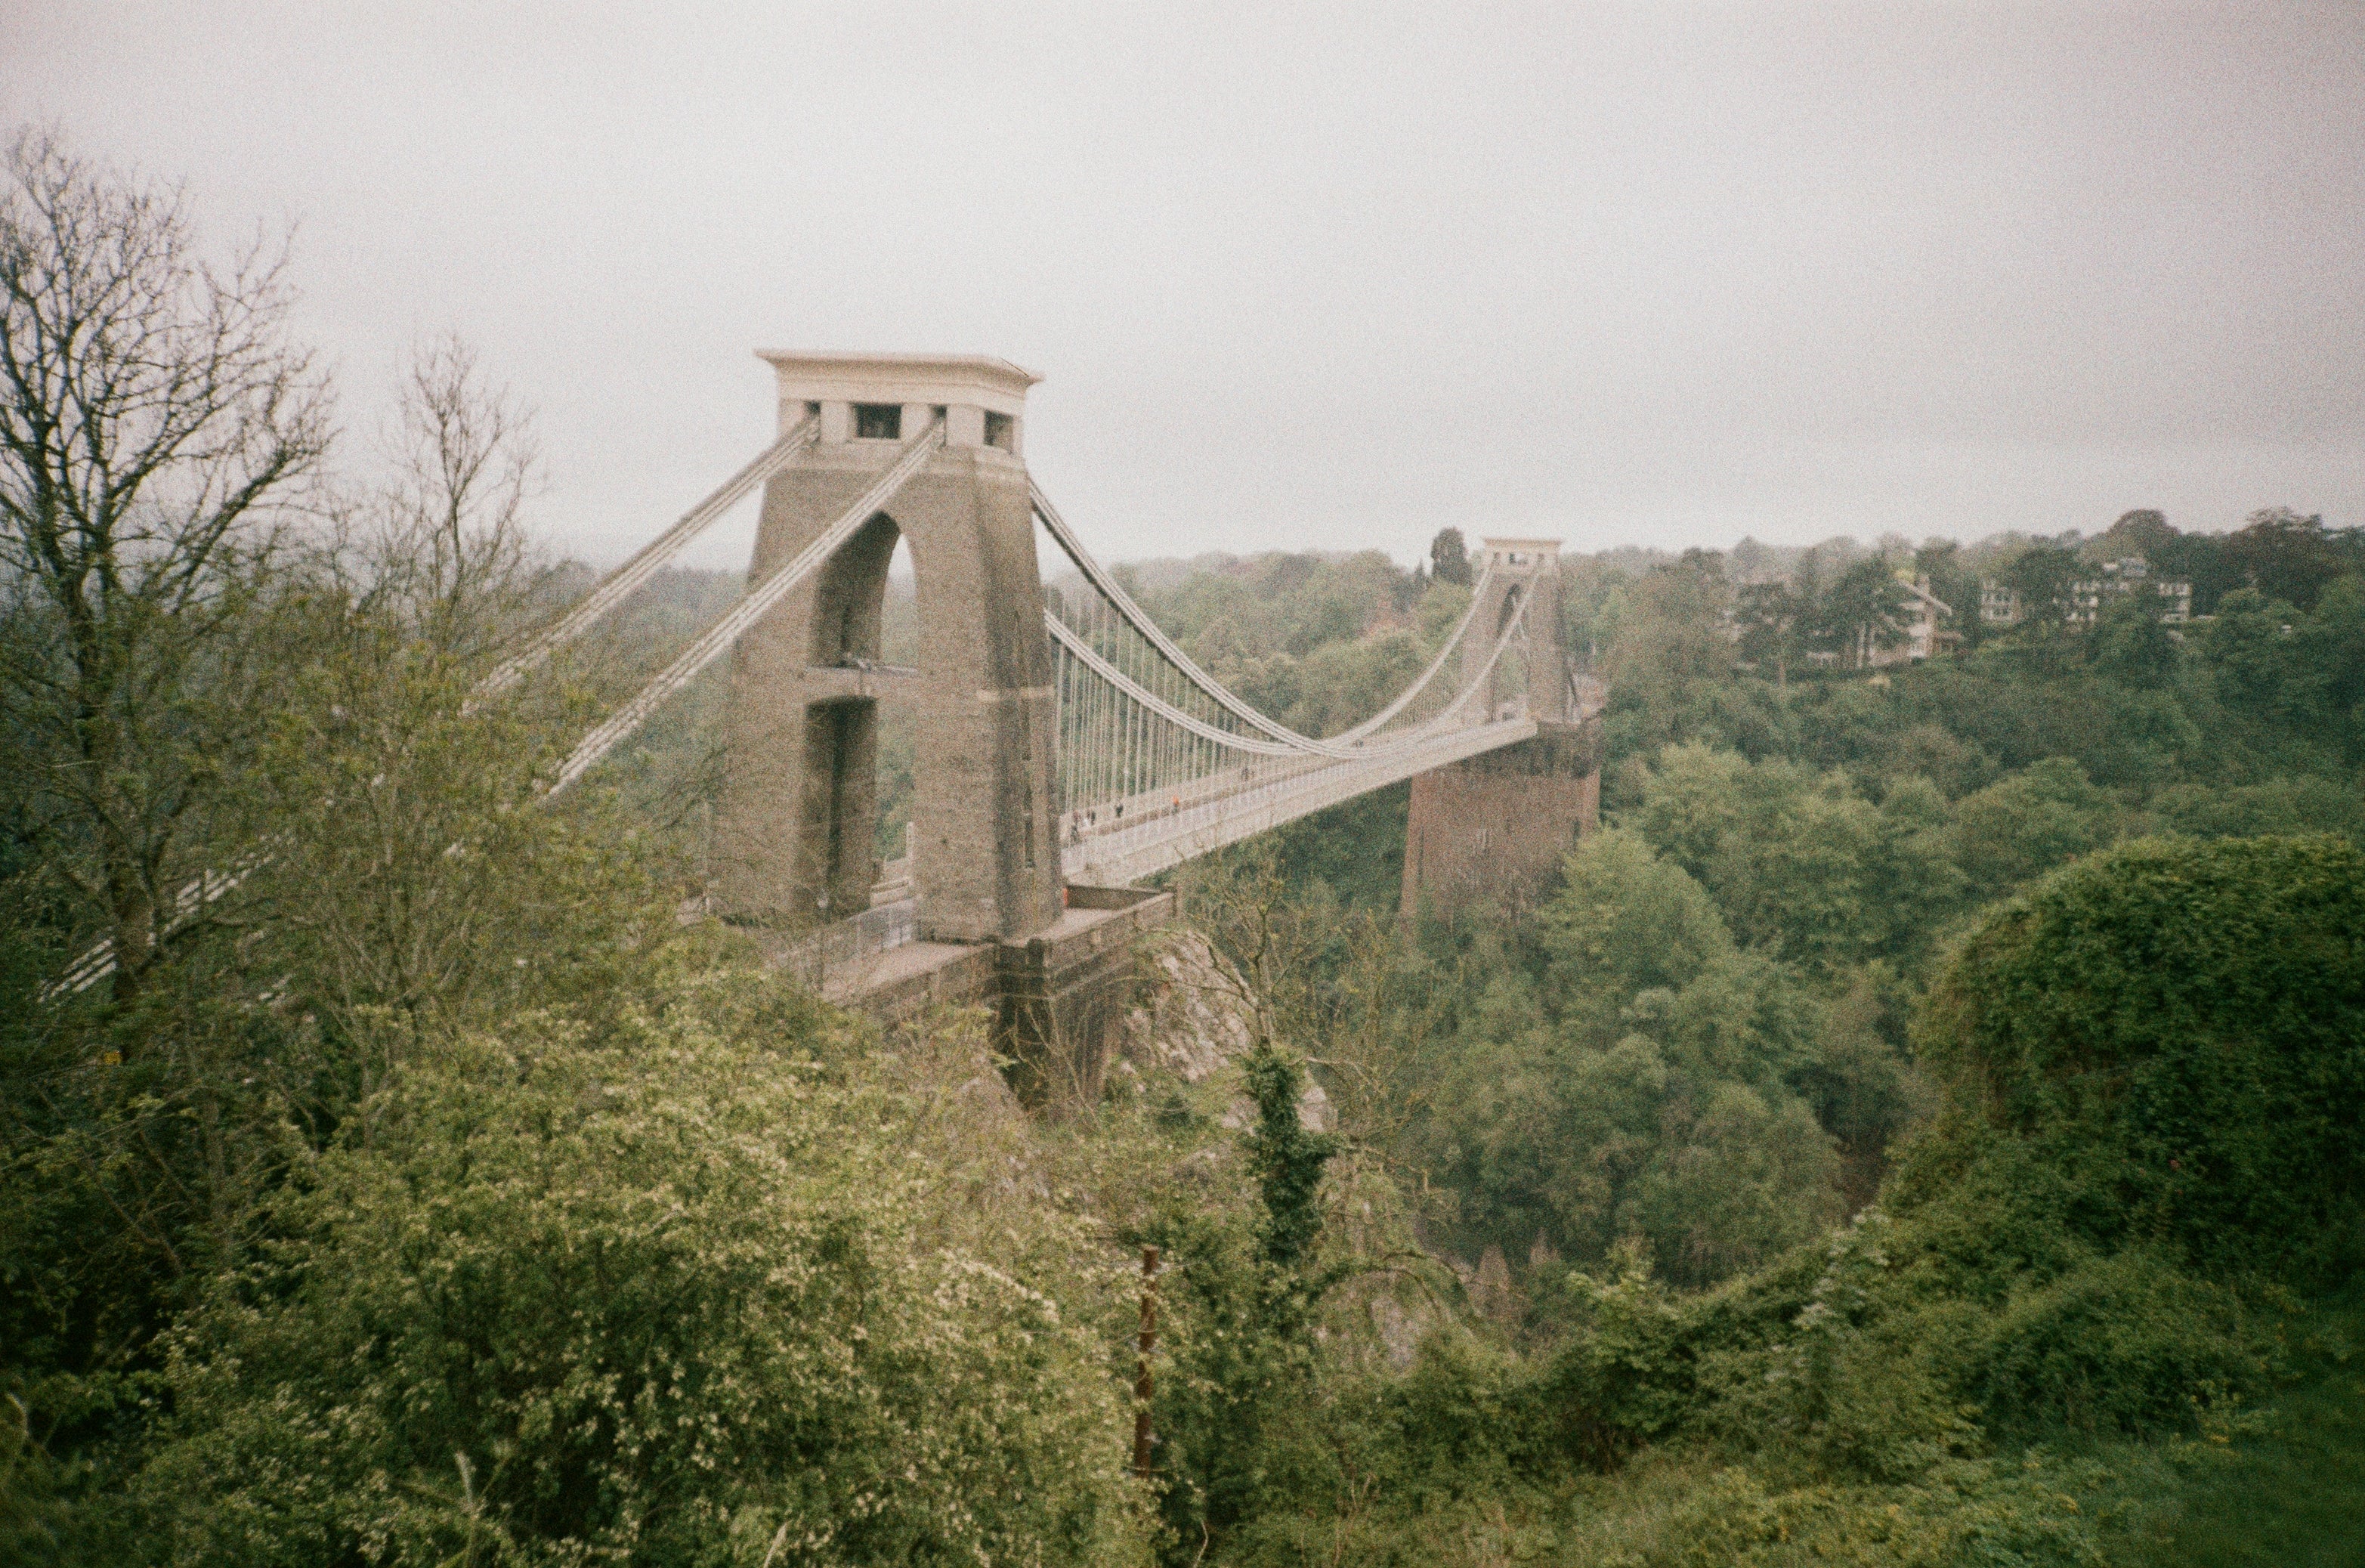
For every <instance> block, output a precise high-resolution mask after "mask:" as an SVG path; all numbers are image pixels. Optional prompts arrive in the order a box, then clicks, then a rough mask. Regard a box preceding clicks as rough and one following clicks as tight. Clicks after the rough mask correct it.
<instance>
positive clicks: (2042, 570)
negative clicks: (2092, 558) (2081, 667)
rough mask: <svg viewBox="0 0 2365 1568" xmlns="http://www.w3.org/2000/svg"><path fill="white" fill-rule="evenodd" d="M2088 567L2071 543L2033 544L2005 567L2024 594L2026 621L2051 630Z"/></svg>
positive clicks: (2014, 586)
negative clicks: (2070, 589) (2071, 585)
mask: <svg viewBox="0 0 2365 1568" xmlns="http://www.w3.org/2000/svg"><path fill="white" fill-rule="evenodd" d="M2085 571H2086V568H2085V566H2084V564H2083V563H2082V562H2080V561H2079V558H2078V552H2077V551H2075V550H2072V549H2070V548H2069V547H2068V545H2066V544H2032V545H2030V546H2029V547H2028V548H2027V549H2025V550H2023V551H2022V552H2021V553H2020V554H2018V555H2015V556H2014V557H2012V563H2011V564H2010V565H2009V566H2005V567H2004V569H2003V580H2004V582H2005V583H2006V584H2007V585H2008V586H2010V588H2012V591H2013V592H2014V593H2017V594H2019V595H2020V603H2021V613H2022V614H2023V616H2024V617H2025V618H2026V621H2025V623H2026V624H2029V625H2032V626H2033V627H2034V628H2035V629H2036V630H2037V631H2038V632H2039V633H2051V632H2052V631H2053V630H2054V629H2056V628H2057V627H2058V626H2059V624H2060V622H2061V618H2062V616H2063V615H2064V614H2065V613H2066V612H2067V611H2068V609H2069V585H2070V584H2071V583H2074V582H2076V581H2077V580H2078V579H2079V577H2083V576H2084V575H2085Z"/></svg>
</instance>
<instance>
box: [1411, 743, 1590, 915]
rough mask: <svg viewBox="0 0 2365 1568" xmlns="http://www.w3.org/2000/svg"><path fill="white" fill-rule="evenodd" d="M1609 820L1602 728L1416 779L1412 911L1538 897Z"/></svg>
mask: <svg viewBox="0 0 2365 1568" xmlns="http://www.w3.org/2000/svg"><path fill="white" fill-rule="evenodd" d="M1600 813H1601V722H1600V720H1598V719H1591V720H1587V721H1586V722H1583V723H1580V724H1546V725H1544V726H1542V728H1541V733H1539V734H1537V736H1536V737H1535V738H1534V739H1533V740H1530V741H1522V742H1521V743H1520V744H1519V745H1515V746H1506V747H1504V748H1503V749H1502V750H1500V751H1496V752H1489V753H1487V754H1486V755H1485V756H1474V757H1472V758H1471V759H1469V760H1468V761H1466V762H1457V763H1453V764H1452V765H1451V766H1449V767H1440V768H1436V769H1434V770H1432V771H1430V772H1428V773H1423V774H1419V775H1418V776H1416V777H1415V778H1414V779H1413V781H1412V809H1411V812H1410V814H1409V815H1408V816H1407V820H1406V823H1405V859H1404V893H1403V912H1404V913H1405V915H1406V916H1407V918H1409V917H1411V916H1413V915H1414V914H1416V913H1418V912H1420V911H1423V910H1426V911H1427V912H1428V913H1431V914H1439V915H1443V914H1452V913H1456V912H1458V911H1460V910H1462V909H1464V908H1467V907H1468V906H1470V905H1471V904H1473V903H1476V902H1481V901H1489V902H1496V903H1498V904H1516V903H1519V902H1525V901H1527V900H1530V899H1532V898H1534V897H1535V896H1536V894H1537V892H1538V891H1539V890H1541V888H1542V886H1543V884H1544V883H1545V881H1546V880H1547V879H1549V878H1550V877H1551V876H1552V872H1553V871H1554V870H1556V869H1557V868H1559V866H1560V859H1561V857H1562V856H1563V855H1564V854H1565V853H1566V852H1567V851H1568V848H1569V846H1571V845H1572V844H1574V843H1575V842H1576V839H1577V837H1578V835H1579V834H1587V833H1591V832H1593V831H1595V830H1596V829H1597V827H1598V826H1599V824H1600Z"/></svg>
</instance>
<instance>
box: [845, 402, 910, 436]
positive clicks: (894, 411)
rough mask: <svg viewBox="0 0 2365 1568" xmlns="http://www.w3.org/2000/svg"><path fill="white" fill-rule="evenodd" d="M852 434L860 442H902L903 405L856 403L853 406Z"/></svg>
mask: <svg viewBox="0 0 2365 1568" xmlns="http://www.w3.org/2000/svg"><path fill="white" fill-rule="evenodd" d="M854 434H855V437H856V439H857V440H860V441H901V440H902V439H903V405H902V404H901V403H857V404H856V405H854Z"/></svg>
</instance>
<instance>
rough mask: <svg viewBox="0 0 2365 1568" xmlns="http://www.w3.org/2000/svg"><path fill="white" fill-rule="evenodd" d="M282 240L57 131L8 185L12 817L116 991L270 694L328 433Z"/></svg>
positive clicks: (6, 478)
mask: <svg viewBox="0 0 2365 1568" xmlns="http://www.w3.org/2000/svg"><path fill="white" fill-rule="evenodd" d="M285 268H286V252H285V246H284V243H283V244H266V243H265V242H264V241H261V240H258V241H255V242H254V243H252V244H251V245H249V246H248V247H246V248H245V249H244V250H243V251H241V252H239V253H238V254H236V255H235V256H233V257H232V258H230V260H229V261H228V262H227V263H223V264H220V265H217V264H214V263H210V262H208V261H207V259H205V257H204V256H203V255H202V254H201V253H200V252H199V249H198V246H197V242H196V236H195V233H194V231H193V228H192V225H191V223H190V221H189V219H188V218H187V216H186V214H185V210H184V208H183V206H182V201H181V196H180V194H179V192H178V191H177V190H174V189H171V188H167V187H162V186H158V185H154V184H152V183H151V182H148V181H145V180H142V179H140V178H139V177H137V176H128V175H124V174H118V173H117V172H115V171H113V170H111V169H108V168H106V167H103V166H101V165H98V164H95V163H94V162H90V161H89V160H87V159H84V158H83V157H80V156H78V155H76V154H75V153H74V152H73V151H71V150H70V149H69V148H67V147H66V146H65V145H64V144H63V142H62V140H60V138H59V137H58V136H57V135H56V134H55V133H52V132H48V131H28V132H25V133H21V134H19V135H18V136H17V139H16V140H15V142H14V143H13V144H12V146H11V147H10V149H9V151H8V153H7V160H6V175H5V188H0V595H5V599H0V614H5V617H6V626H5V630H6V636H5V637H0V701H5V703H6V725H7V729H8V744H7V745H6V749H5V754H0V755H5V758H6V760H5V761H0V767H5V768H6V771H7V774H8V775H9V777H7V778H6V784H7V785H8V786H9V787H10V788H11V790H12V793H13V797H14V798H13V801H12V802H11V803H12V805H13V806H14V808H15V809H16V810H17V812H18V813H19V817H20V821H21V823H22V824H23V827H22V831H25V832H28V834H31V835H32V836H33V837H34V838H35V840H36V841H37V843H38V844H39V849H40V857H41V860H42V863H43V865H44V867H45V868H47V869H48V870H50V872H51V873H52V874H53V875H55V876H56V877H57V878H58V879H60V881H61V882H62V884H63V886H64V887H65V888H66V889H67V890H69V891H70V893H71V895H72V897H73V902H74V903H75V904H76V905H77V906H78V909H79V913H80V917H81V919H82V920H83V921H84V922H85V923H86V929H87V931H88V932H90V933H92V934H95V935H104V936H106V937H107V938H108V939H110V940H111V941H112V942H113V944H114V951H115V956H116V960H117V971H116V973H117V980H116V984H117V994H118V997H123V996H126V995H128V994H129V993H130V992H132V991H136V990H138V989H139V987H140V983H141V981H142V979H143V978H144V977H145V976H146V975H147V973H148V972H149V970H150V969H151V967H152V966H153V965H154V963H155V962H156V960H157V958H158V954H159V942H160V938H161V936H162V935H163V931H164V928H165V926H166V924H168V922H169V920H170V919H171V917H172V915H173V913H174V902H175V899H176V897H177V895H178V893H179V891H180V890H181V889H182V888H183V887H184V886H185V884H187V883H188V882H189V881H190V880H191V879H192V878H194V877H196V876H197V875H199V874H201V873H202V872H203V871H204V870H205V869H206V868H207V859H208V857H209V855H218V854H219V845H218V844H209V843H208V842H207V840H208V837H209V835H210V834H213V833H215V832H217V831H219V825H220V824H219V823H216V822H215V821H214V820H213V811H214V808H215V807H216V805H217V804H218V802H219V799H220V796H221V794H222V792H223V789H224V786H225V785H226V784H227V783H228V782H230V781H231V780H233V779H234V778H236V776H237V774H238V771H239V767H240V765H241V758H243V757H245V756H249V755H251V753H252V748H253V745H254V744H255V741H256V739H257V737H258V736H259V734H260V730H261V726H262V724H263V722H265V721H266V720H267V718H268V706H269V704H268V701H267V699H266V698H265V696H264V689H265V687H266V686H267V678H268V677H269V676H270V675H271V674H273V673H274V665H273V661H271V660H269V659H268V658H266V657H264V656H263V638H262V637H261V636H260V634H259V633H258V631H257V617H258V616H259V615H263V614H267V613H268V611H269V610H270V608H271V604H272V599H273V591H272V590H273V584H274V580H275V566H276V563H277V560H278V557H279V554H280V549H281V546H282V544H283V543H284V528H285V526H286V522H287V521H288V516H289V512H288V508H289V507H290V505H291V503H293V502H294V501H296V500H297V499H298V498H300V497H301V496H302V494H303V487H304V484H305V482H306V481H307V480H308V479H309V478H310V477H311V476H313V475H314V474H315V472H316V470H317V468H318V465H319V460H320V458H321V456H322V454H323V453H324V451H325V450H326V447H327V444H328V441H329V434H330V431H329V422H328V412H327V400H326V392H325V388H324V386H323V383H322V381H321V380H320V378H319V376H318V375H315V374H314V372H313V369H312V366H311V363H310V360H309V357H308V355H307V354H306V353H304V352H303V351H301V350H299V349H297V348H296V347H294V346H292V345H291V344H290V343H289V342H288V340H287V336H286V319H287V312H288V308H289V306H290V303H291V292H290V290H289V288H288V286H287V284H286V277H285Z"/></svg>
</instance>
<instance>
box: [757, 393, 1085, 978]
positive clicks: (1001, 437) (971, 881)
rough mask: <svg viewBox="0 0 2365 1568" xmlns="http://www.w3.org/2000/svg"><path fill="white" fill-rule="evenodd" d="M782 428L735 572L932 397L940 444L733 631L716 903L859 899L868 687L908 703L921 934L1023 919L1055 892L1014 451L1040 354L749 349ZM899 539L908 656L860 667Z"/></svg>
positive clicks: (840, 904) (804, 539)
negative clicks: (905, 560) (909, 574)
mask: <svg viewBox="0 0 2365 1568" xmlns="http://www.w3.org/2000/svg"><path fill="white" fill-rule="evenodd" d="M761 357H763V358H764V359H766V360H768V361H769V362H770V364H772V366H773V368H774V369H775V370H776V371H777V372H778V374H779V420H780V429H781V431H783V432H785V431H789V430H790V429H791V428H793V427H794V426H795V425H796V424H797V423H798V422H799V421H800V420H804V419H807V418H814V419H817V420H819V421H820V426H821V436H820V440H819V441H818V442H816V443H815V444H814V445H813V446H812V447H810V448H808V449H807V450H806V453H805V454H804V456H803V457H802V458H801V459H800V460H799V461H797V462H795V463H792V464H790V465H789V466H788V467H787V468H785V469H782V470H781V471H780V472H779V473H778V474H776V475H775V476H773V477H772V478H771V479H770V480H769V481H768V483H767V484H766V486H765V487H764V509H763V518H762V521H761V523H760V524H759V525H758V531H757V539H756V553H755V560H754V562H753V565H752V566H751V567H750V570H749V578H750V580H751V581H760V580H762V578H763V577H766V576H768V574H770V573H771V572H773V571H775V570H777V569H778V568H779V566H780V565H781V564H782V563H783V562H786V561H788V560H790V558H792V557H793V556H794V555H796V554H797V553H798V552H799V551H801V550H802V549H803V548H804V547H805V546H806V545H808V544H809V543H812V541H813V538H814V537H815V536H816V535H818V534H820V533H821V532H823V531H824V529H826V528H827V527H828V526H829V524H830V523H831V522H832V521H835V519H836V518H837V517H838V516H839V515H840V514H842V513H843V512H844V510H845V509H846V507H848V506H850V505H852V504H853V502H854V501H855V500H856V499H857V498H859V497H860V496H861V495H862V494H863V492H864V491H865V490H867V489H869V487H871V486H872V485H873V484H874V483H876V482H877V481H878V479H879V478H880V476H881V475H882V474H883V473H884V472H885V471H886V470H887V469H888V468H890V467H891V466H892V465H894V464H895V462H896V461H897V460H898V459H899V458H900V457H902V455H903V454H904V452H905V451H906V450H907V445H908V443H909V442H913V441H915V440H918V439H920V438H921V437H922V436H923V435H924V434H925V432H926V431H927V430H928V429H929V427H930V425H931V424H932V422H933V421H936V420H943V421H944V423H945V427H946V440H945V444H944V446H943V448H942V449H941V450H940V451H938V452H937V453H936V455H935V456H933V457H932V458H930V459H929V460H928V462H927V464H926V465H925V467H924V468H922V469H921V471H920V472H919V473H918V474H917V475H916V476H913V478H912V480H911V481H910V482H909V483H908V484H906V485H905V486H904V487H903V488H902V491H901V492H899V493H898V494H896V495H895V496H894V497H893V498H891V499H890V500H889V501H888V503H887V505H886V507H885V509H884V510H880V512H879V513H877V514H876V515H875V516H873V517H872V518H871V519H870V520H869V522H868V523H867V524H865V525H864V526H863V527H862V529H861V530H860V531H859V532H857V533H856V534H855V535H854V536H853V538H851V539H849V540H848V541H847V542H846V543H845V544H844V545H842V546H841V547H840V548H839V550H838V552H837V554H835V556H833V557H832V558H831V559H830V560H829V561H828V562H827V563H825V564H824V566H822V568H821V569H820V570H818V571H817V572H815V573H814V574H813V577H812V578H811V579H810V580H809V581H808V582H807V583H806V584H805V585H804V586H803V587H801V588H799V589H798V590H797V591H796V592H795V593H793V594H791V595H790V597H789V598H787V599H783V600H782V601H781V602H780V604H779V606H778V607H777V608H776V609H775V610H773V611H772V612H771V613H770V614H769V615H768V616H767V617H766V618H765V620H764V621H763V622H761V623H759V624H758V625H757V626H756V627H755V628H754V629H752V630H751V631H750V632H749V633H747V634H746V635H745V636H744V637H742V638H741V639H740V643H739V645H738V648H737V650H736V652H735V653H734V655H733V662H732V675H731V690H730V698H729V702H730V716H729V720H728V746H729V754H728V761H727V764H726V772H725V775H724V779H723V801H722V809H721V812H720V813H719V816H718V819H717V823H716V834H715V838H716V843H715V857H714V863H715V888H714V891H715V894H716V897H717V900H718V902H719V903H720V904H721V906H722V907H723V910H724V911H726V912H727V913H730V914H731V915H733V916H734V917H735V918H739V919H743V920H747V921H751V922H754V923H757V924H771V925H779V926H785V927H789V928H791V929H794V928H801V927H804V926H808V925H811V924H815V923H817V922H821V921H824V920H835V919H841V918H844V917H846V916H847V915H852V914H857V913H860V912H861V911H863V910H864V909H866V908H868V907H869V896H870V888H871V884H872V882H873V881H874V880H875V879H876V877H877V872H878V865H877V862H876V859H875V857H874V855H873V852H872V843H873V834H874V833H875V829H876V823H877V816H878V802H877V800H876V798H875V792H876V790H875V784H874V779H875V778H876V761H877V752H878V738H879V704H880V702H881V701H903V702H909V703H911V704H912V705H913V708H914V709H915V710H916V719H917V722H916V724H915V726H914V727H915V730H916V733H917V736H918V745H917V748H916V756H915V757H914V759H913V773H914V783H915V785H916V796H915V799H914V800H913V812H912V820H913V823H914V833H913V861H914V864H913V882H914V890H915V892H916V894H917V897H918V901H919V902H918V920H919V924H920V930H921V934H922V935H924V936H925V937H928V938H930V939H933V940H941V941H948V942H965V943H977V942H991V941H996V940H1003V941H1006V940H1009V939H1012V938H1017V937H1024V936H1026V935H1029V934H1031V933H1034V932H1037V931H1041V930H1043V929H1045V928H1046V927H1048V926H1049V925H1051V924H1053V923H1054V922H1055V921H1056V920H1058V918H1059V908H1060V891H1059V848H1058V844H1057V840H1056V837H1055V832H1056V823H1055V820H1054V819H1055V814H1056V811H1057V807H1056V804H1055V802H1054V800H1053V795H1052V791H1053V787H1054V785H1053V780H1054V774H1053V758H1052V750H1053V745H1054V742H1055V740H1056V725H1057V716H1056V714H1055V712H1054V707H1053V692H1052V689H1051V674H1050V670H1051V657H1050V648H1049V643H1048V639H1047V637H1046V636H1045V634H1044V631H1043V609H1042V597H1041V588H1040V578H1039V576H1038V574H1037V566H1036V560H1035V523H1034V511H1033V507H1032V503H1031V502H1030V500H1029V498H1028V486H1027V479H1026V460H1025V457H1024V455H1023V454H1024V451H1025V445H1024V442H1025V436H1026V392H1027V388H1028V387H1030V386H1033V385H1034V384H1035V383H1036V382H1037V380H1039V379H1041V378H1040V377H1038V376H1037V375H1034V374H1033V373H1032V372H1029V371H1026V370H1021V369H1020V368H1019V367H1018V366H1016V365H1014V364H1009V363H1007V362H1005V361H1003V360H998V359H990V358H984V357H981V356H958V355H956V356H936V355H917V354H912V355H903V354H866V355H853V354H824V353H765V354H763V355H762V356H761ZM899 539H900V540H902V541H903V542H905V543H907V544H908V545H909V547H910V550H911V560H912V569H913V576H914V578H915V579H916V584H915V586H916V588H917V591H918V600H919V624H920V654H919V664H918V666H917V667H916V669H915V670H912V671H900V672H899V671H890V670H886V669H883V668H881V667H880V661H879V653H880V648H879V635H880V610H881V605H882V602H883V599H884V596H885V592H886V587H887V569H888V564H889V562H890V560H891V558H892V557H893V555H894V553H895V545H896V543H897V541H898V540H899Z"/></svg>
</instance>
